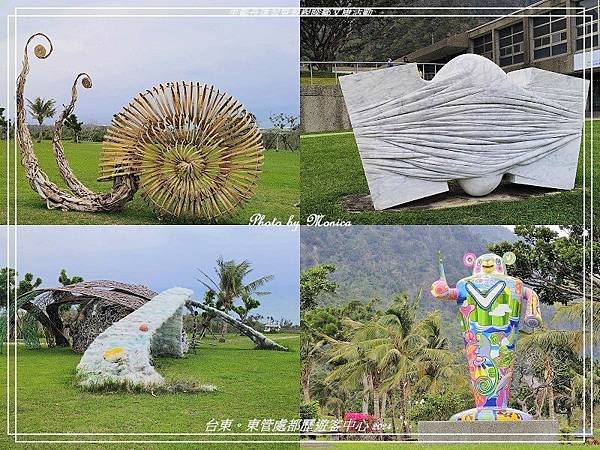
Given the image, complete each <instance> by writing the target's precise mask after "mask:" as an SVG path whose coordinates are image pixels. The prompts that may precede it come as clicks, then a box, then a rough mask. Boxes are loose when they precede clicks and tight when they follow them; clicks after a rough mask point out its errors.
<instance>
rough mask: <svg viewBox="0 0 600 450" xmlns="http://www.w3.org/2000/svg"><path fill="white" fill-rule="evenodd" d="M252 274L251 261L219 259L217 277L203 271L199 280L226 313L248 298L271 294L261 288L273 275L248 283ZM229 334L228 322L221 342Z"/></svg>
mask: <svg viewBox="0 0 600 450" xmlns="http://www.w3.org/2000/svg"><path fill="white" fill-rule="evenodd" d="M251 272H252V268H251V264H250V262H249V261H242V262H239V263H238V262H236V261H234V260H229V261H225V260H224V259H223V257H222V256H221V257H219V258H218V259H217V266H216V267H215V274H216V277H215V278H212V277H210V276H209V275H207V274H206V273H204V272H203V271H200V273H201V274H202V276H203V279H198V281H200V283H202V284H203V285H204V286H205V287H206V288H207V289H208V290H209V291H213V292H215V294H216V307H217V309H220V310H221V311H224V312H225V313H227V312H229V311H231V310H232V308H233V306H234V302H235V301H236V300H237V299H241V298H243V297H246V296H248V297H249V296H252V295H256V296H264V295H269V294H270V292H267V291H261V290H260V288H261V287H263V286H264V285H265V284H267V283H268V282H269V281H271V280H272V279H273V275H266V276H263V277H260V278H258V279H256V280H254V281H251V282H246V278H247V277H248V275H250V273H251ZM225 333H227V322H223V325H222V327H221V340H224V339H225Z"/></svg>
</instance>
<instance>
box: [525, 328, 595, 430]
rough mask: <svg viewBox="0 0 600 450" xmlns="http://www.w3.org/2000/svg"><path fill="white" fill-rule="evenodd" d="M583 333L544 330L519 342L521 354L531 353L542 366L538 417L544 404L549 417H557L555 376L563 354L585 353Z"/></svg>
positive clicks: (561, 363) (526, 336)
mask: <svg viewBox="0 0 600 450" xmlns="http://www.w3.org/2000/svg"><path fill="white" fill-rule="evenodd" d="M583 344H584V341H583V332H582V331H579V330H577V331H570V330H553V329H548V328H545V329H542V330H539V331H536V332H535V333H532V334H523V335H522V336H521V337H520V340H519V352H520V353H521V354H525V353H526V352H528V351H529V352H531V351H532V350H533V352H531V353H532V354H533V355H535V356H534V358H535V362H536V363H538V364H540V365H541V371H542V373H543V375H542V378H543V380H542V383H543V384H542V386H541V395H540V396H539V399H538V400H537V401H536V414H535V415H536V417H537V418H539V416H540V415H541V410H542V409H543V407H544V404H545V403H547V406H548V416H549V418H550V419H551V420H554V419H555V417H556V408H555V398H556V392H555V383H554V382H555V376H556V370H557V369H558V368H559V367H558V366H559V365H564V362H562V361H560V357H559V356H558V355H560V354H561V353H566V354H568V353H575V354H579V355H581V354H582V353H583Z"/></svg>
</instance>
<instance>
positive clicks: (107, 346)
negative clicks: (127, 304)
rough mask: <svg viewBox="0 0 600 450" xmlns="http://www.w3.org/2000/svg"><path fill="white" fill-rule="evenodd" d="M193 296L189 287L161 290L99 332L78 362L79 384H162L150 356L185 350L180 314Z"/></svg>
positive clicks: (172, 354) (144, 385) (177, 354)
mask: <svg viewBox="0 0 600 450" xmlns="http://www.w3.org/2000/svg"><path fill="white" fill-rule="evenodd" d="M192 296H193V291H191V290H190V289H183V288H172V289H169V290H167V291H164V292H162V293H160V294H158V295H157V296H156V297H154V298H153V299H152V300H150V301H149V302H147V303H146V304H144V305H143V306H141V307H140V308H139V309H137V310H135V311H134V312H132V313H131V314H129V315H128V316H126V317H124V318H123V319H121V320H119V321H118V322H115V323H114V324H112V325H111V326H110V327H109V328H107V329H106V330H104V331H103V332H102V333H100V334H99V335H98V336H97V337H96V339H95V340H94V341H93V342H92V343H91V344H90V346H89V347H88V349H87V350H86V351H85V353H84V354H83V357H82V358H81V361H80V362H79V365H78V366H77V372H78V375H79V377H80V384H81V385H82V386H84V387H92V386H102V385H105V384H128V385H130V386H139V387H143V388H151V387H155V386H160V385H162V384H163V383H164V381H165V380H164V379H163V377H162V375H160V374H159V373H158V372H157V371H156V369H155V368H154V366H153V365H152V357H154V356H161V355H165V356H174V357H182V356H183V355H184V353H185V352H187V341H186V340H185V339H184V337H183V336H184V334H183V333H182V329H183V314H184V313H185V308H186V303H187V302H189V301H190V300H191V299H192Z"/></svg>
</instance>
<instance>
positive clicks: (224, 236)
mask: <svg viewBox="0 0 600 450" xmlns="http://www.w3.org/2000/svg"><path fill="white" fill-rule="evenodd" d="M0 236H1V238H0V251H1V252H2V254H3V255H6V233H0ZM17 239H18V240H17V243H18V260H17V270H18V272H19V274H20V275H21V276H23V275H24V274H25V273H27V272H31V273H33V274H34V275H35V276H38V277H40V278H42V280H43V281H44V284H43V286H45V287H51V286H57V285H58V281H57V279H58V274H59V273H60V270H61V269H63V268H64V269H66V270H67V273H68V274H69V275H80V276H82V277H83V278H84V279H86V280H97V279H109V280H116V281H123V282H126V283H133V284H144V285H146V286H148V287H150V288H151V289H153V290H155V291H157V292H160V291H163V290H165V289H169V288H172V287H185V288H189V289H193V290H194V292H195V293H196V295H197V296H198V298H202V296H203V295H204V292H205V288H204V287H203V286H202V285H201V284H200V283H199V282H198V281H197V278H199V277H200V273H199V272H198V269H200V270H203V271H204V272H206V273H207V274H209V275H213V274H214V270H213V268H214V266H215V261H216V259H217V258H218V257H219V256H223V258H225V259H234V260H236V261H242V260H245V259H247V260H249V261H250V262H251V263H252V267H253V272H252V274H251V275H250V277H249V279H248V281H251V280H254V279H256V278H259V277H261V276H264V275H268V274H272V275H274V277H275V278H274V279H273V281H271V282H270V283H269V284H268V286H267V288H266V289H267V290H268V291H270V292H271V295H269V296H266V297H262V298H260V301H261V303H262V305H261V307H260V308H259V309H258V313H260V314H262V315H263V316H274V317H275V318H277V319H279V318H282V317H285V318H287V319H289V320H292V321H293V322H295V323H298V322H299V318H300V312H299V303H300V301H299V277H300V273H299V251H300V250H299V232H298V230H296V231H293V230H292V229H291V228H289V227H251V226H236V225H232V226H226V225H217V226H209V225H202V226H138V225H136V226H116V225H108V226H91V225H90V226H65V225H63V226H19V229H18V237H17ZM12 245H14V242H11V246H12ZM2 266H5V263H3V264H2ZM11 266H14V264H11Z"/></svg>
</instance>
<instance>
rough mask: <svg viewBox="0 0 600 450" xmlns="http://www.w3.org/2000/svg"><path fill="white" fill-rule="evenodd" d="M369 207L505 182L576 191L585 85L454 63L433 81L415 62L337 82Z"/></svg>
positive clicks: (478, 191)
mask: <svg viewBox="0 0 600 450" xmlns="http://www.w3.org/2000/svg"><path fill="white" fill-rule="evenodd" d="M340 85H341V88H342V92H343V95H344V99H345V102H346V106H347V108H348V113H349V115H350V121H351V123H352V128H353V130H354V136H355V138H356V143H357V145H358V149H359V152H360V157H361V160H362V164H363V168H364V171H365V175H366V177H367V182H368V184H369V190H370V192H371V198H372V200H373V205H374V207H375V209H377V210H382V209H386V208H390V207H393V206H397V205H400V204H403V203H407V202H410V201H413V200H417V199H420V198H423V197H428V196H431V195H435V194H439V193H442V192H446V191H448V181H450V180H457V181H458V183H459V184H460V186H461V187H462V189H463V190H464V191H465V192H467V193H468V194H470V195H474V196H481V195H486V194H489V193H490V192H492V191H493V190H494V189H495V188H496V187H497V186H498V185H499V184H500V182H501V181H502V178H503V177H504V176H506V179H507V181H509V182H512V183H518V184H527V185H532V186H542V187H548V188H555V189H573V187H574V185H575V175H576V172H577V160H578V157H579V147H580V143H581V130H582V127H583V120H584V115H585V103H586V98H587V93H588V89H589V81H588V80H583V79H581V78H576V77H571V76H567V75H562V74H557V73H554V72H548V71H545V70H541V69H535V68H527V69H521V70H516V71H513V72H509V73H505V72H504V71H503V70H502V69H501V68H500V67H498V66H497V65H496V64H494V63H493V62H492V61H490V60H488V59H487V58H484V57H482V56H479V55H474V54H467V55H460V56H457V57H456V58H454V59H452V60H451V61H450V62H449V63H447V64H446V65H445V66H444V67H442V68H441V69H440V70H439V71H438V73H437V74H436V75H435V77H434V78H433V80H431V81H426V80H423V79H422V78H421V77H420V75H419V72H418V69H417V65H416V64H406V65H401V66H397V67H392V68H387V69H381V70H374V71H368V72H362V73H358V74H354V75H347V76H344V77H341V78H340Z"/></svg>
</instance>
